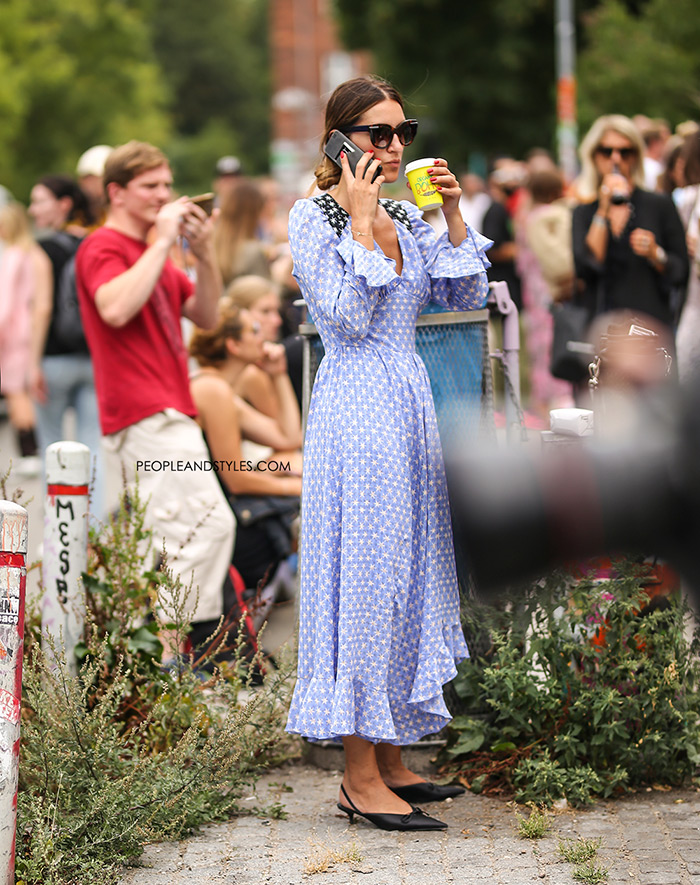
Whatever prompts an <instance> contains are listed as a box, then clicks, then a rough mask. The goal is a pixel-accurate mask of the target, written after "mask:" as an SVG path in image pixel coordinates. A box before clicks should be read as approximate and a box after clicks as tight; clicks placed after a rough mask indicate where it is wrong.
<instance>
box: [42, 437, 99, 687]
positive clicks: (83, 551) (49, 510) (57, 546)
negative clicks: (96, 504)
mask: <svg viewBox="0 0 700 885" xmlns="http://www.w3.org/2000/svg"><path fill="white" fill-rule="evenodd" d="M89 483H90V449H89V448H88V447H87V446H84V445H82V444H81V443H76V442H65V441H64V442H57V443H53V444H52V445H50V446H49V447H48V448H47V449H46V501H45V504H44V557H43V577H44V595H43V598H42V603H41V632H42V635H43V637H44V642H43V647H44V651H45V652H46V653H47V654H50V649H49V647H48V643H47V641H46V637H47V636H51V637H52V638H53V642H54V643H55V644H56V647H57V648H60V647H61V644H62V645H63V648H64V649H65V654H66V661H67V663H68V666H69V668H70V670H71V672H73V673H75V672H76V670H77V668H76V664H75V646H76V644H77V643H78V641H79V640H80V639H81V638H82V633H83V625H84V623H85V593H84V591H83V586H82V582H81V580H80V575H81V574H82V572H84V571H85V569H86V567H87V542H88V490H89Z"/></svg>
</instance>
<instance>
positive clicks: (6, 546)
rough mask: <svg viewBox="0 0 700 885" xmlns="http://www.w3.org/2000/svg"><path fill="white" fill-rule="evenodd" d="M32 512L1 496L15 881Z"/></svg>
mask: <svg viewBox="0 0 700 885" xmlns="http://www.w3.org/2000/svg"><path fill="white" fill-rule="evenodd" d="M26 557H27V511H26V510H25V509H24V507H20V506H19V504H13V503H11V502H10V501H0V765H1V766H2V768H1V769H0V885H13V883H14V881H15V834H16V830H17V780H18V775H19V723H20V705H21V701H22V653H23V651H24V594H25V591H26V582H27V563H26Z"/></svg>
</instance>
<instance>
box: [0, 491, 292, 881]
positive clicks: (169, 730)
mask: <svg viewBox="0 0 700 885" xmlns="http://www.w3.org/2000/svg"><path fill="white" fill-rule="evenodd" d="M143 511H144V508H143V504H142V502H141V501H140V500H139V498H138V493H136V494H135V495H132V497H131V498H129V499H128V500H127V499H126V498H125V500H124V501H123V502H122V506H121V508H120V511H119V513H118V514H117V515H116V516H115V517H114V518H113V519H111V520H110V521H109V523H108V524H107V525H106V526H105V528H104V529H103V530H102V531H101V532H100V533H99V535H95V536H93V537H92V538H91V549H90V555H89V564H88V569H87V573H86V574H85V576H84V585H85V591H86V599H87V610H88V614H87V619H86V627H85V635H84V641H83V642H82V643H81V644H80V646H79V647H78V649H77V652H76V653H77V658H78V669H77V675H72V672H71V668H70V667H69V666H68V665H67V662H66V660H65V654H64V653H63V651H62V649H60V648H55V647H54V648H49V649H48V650H47V652H46V653H44V651H43V650H42V648H41V635H40V622H39V620H38V617H37V615H36V614H34V615H33V616H32V615H31V614H30V615H29V616H28V618H27V626H26V649H27V652H26V656H25V665H24V679H23V709H22V734H21V760H20V785H19V795H18V824H17V851H16V870H17V880H18V881H19V882H22V883H25V885H39V883H42V885H59V883H60V885H91V883H99V885H110V883H114V882H116V881H117V880H118V877H119V873H120V870H121V868H122V866H123V864H125V863H127V864H128V863H132V864H133V863H137V862H138V857H139V855H140V854H141V852H142V850H143V847H144V845H145V844H146V843H147V842H151V841H158V840H162V839H179V838H181V837H182V836H183V835H184V834H186V833H187V832H189V831H191V830H193V829H194V828H196V827H198V826H199V825H200V824H203V823H206V822H210V821H215V820H224V819H227V818H230V817H231V816H232V815H235V814H237V813H239V812H241V811H242V810H243V807H242V806H241V804H240V800H241V796H242V795H243V793H244V791H245V792H246V793H249V792H250V788H251V786H252V785H253V784H254V782H255V780H256V778H257V777H258V775H259V773H260V772H261V770H262V769H263V768H265V767H267V766H269V765H271V764H274V763H275V762H278V761H280V759H281V758H284V757H285V756H288V755H290V754H291V753H293V752H294V750H295V745H294V744H292V743H291V742H290V739H289V738H288V737H287V736H285V734H284V722H285V720H286V710H287V704H288V699H289V692H290V688H291V682H292V679H291V674H292V660H291V655H290V656H289V660H287V661H282V662H279V661H278V669H277V670H276V671H274V672H271V673H269V674H268V676H267V677H266V680H265V683H264V684H263V685H262V686H261V687H260V688H258V689H257V690H255V691H253V690H251V685H250V682H249V676H248V674H249V673H250V672H251V669H250V667H249V666H248V664H249V662H247V661H245V660H244V643H243V639H242V635H241V633H240V632H239V633H238V635H237V636H234V638H233V640H232V641H233V642H234V644H236V645H237V648H238V650H239V654H237V655H235V656H234V662H233V664H231V665H227V666H226V668H225V669H224V668H223V667H222V669H221V670H219V669H217V668H215V667H210V668H208V670H203V669H202V666H201V665H202V663H203V662H202V661H199V662H196V663H197V664H198V666H196V667H195V666H193V662H192V661H191V660H189V659H184V660H180V661H178V662H177V666H175V667H173V668H170V669H168V668H164V667H163V665H162V656H163V646H162V643H161V637H162V636H163V635H166V634H167V635H169V636H170V637H171V641H172V637H175V640H174V641H175V642H176V643H179V641H180V640H181V639H182V638H183V637H184V636H186V634H187V631H188V629H189V626H188V623H187V619H186V617H185V616H184V614H183V612H184V611H185V597H186V593H187V589H185V588H183V587H182V586H181V584H180V583H179V581H178V580H177V579H176V578H175V577H174V576H173V574H172V572H171V571H170V570H169V569H168V568H167V564H166V565H164V567H163V568H161V569H160V570H158V571H153V570H150V569H147V568H144V562H145V561H147V557H146V555H145V554H146V552H147V548H148V545H149V543H150V538H149V534H148V532H147V530H146V529H145V527H144V521H143ZM223 639H224V640H225V639H226V637H223ZM211 670H213V673H212V672H210V671H211ZM73 672H75V670H73ZM247 810H248V811H250V809H249V808H248V809H247ZM258 811H260V809H258ZM262 811H263V812H264V813H269V815H270V816H280V815H281V814H283V813H284V812H283V810H282V809H281V808H279V807H274V808H271V809H263V810H262Z"/></svg>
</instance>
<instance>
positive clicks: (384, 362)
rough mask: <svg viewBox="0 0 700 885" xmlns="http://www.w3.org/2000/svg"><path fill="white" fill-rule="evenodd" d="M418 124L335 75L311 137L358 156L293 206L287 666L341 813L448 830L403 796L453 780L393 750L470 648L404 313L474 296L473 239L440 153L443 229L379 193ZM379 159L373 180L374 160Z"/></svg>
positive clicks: (413, 798) (481, 294) (388, 96)
mask: <svg viewBox="0 0 700 885" xmlns="http://www.w3.org/2000/svg"><path fill="white" fill-rule="evenodd" d="M417 126H418V124H417V122H416V121H415V120H408V119H406V114H405V112H404V108H403V102H402V99H401V96H400V95H399V93H398V92H397V91H396V89H395V88H394V87H393V86H391V85H390V84H389V83H386V82H385V81H383V80H379V79H376V78H372V77H360V78H357V79H355V80H350V81H347V82H346V83H343V84H341V85H340V86H339V87H338V88H337V89H336V90H335V91H334V92H333V94H332V95H331V97H330V99H329V101H328V105H327V107H326V121H325V132H324V137H323V141H322V146H326V145H327V143H328V141H329V139H330V137H331V134H332V133H333V132H334V131H335V130H337V131H339V132H341V133H343V135H344V136H345V137H346V138H347V139H349V140H350V141H351V142H352V143H353V145H354V146H356V147H358V148H359V149H360V151H361V152H362V154H361V157H360V159H359V162H358V163H357V167H356V171H355V174H354V175H353V172H352V171H351V167H350V164H349V163H348V157H347V154H346V153H342V154H341V155H340V160H339V162H340V165H339V166H338V165H336V164H335V163H334V162H333V160H331V159H330V158H324V159H323V161H322V162H321V163H320V164H319V166H318V167H317V169H316V184H317V187H318V189H319V190H320V191H321V192H322V193H321V195H319V196H316V197H313V198H310V199H305V200H299V201H298V202H297V203H296V204H295V205H294V207H293V208H292V211H291V213H290V218H289V240H290V245H291V250H292V256H293V258H294V274H295V277H296V278H297V280H298V281H299V285H300V288H301V291H302V294H303V295H304V298H305V299H306V302H307V305H308V308H309V311H310V314H311V316H312V318H313V320H314V322H315V323H316V327H317V329H318V331H319V333H320V335H321V338H322V340H323V344H324V347H325V356H324V358H323V360H322V361H321V364H320V366H319V370H318V373H317V375H316V379H315V382H314V389H313V394H312V397H311V404H310V408H309V417H308V423H307V430H306V439H305V445H304V484H303V493H302V500H303V502H304V503H303V507H302V540H301V594H300V628H299V665H298V673H297V684H296V688H295V693H294V698H293V701H292V705H291V710H290V715H289V722H288V725H287V728H288V730H289V731H292V732H295V733H298V734H302V735H304V736H306V737H307V738H309V739H310V740H314V741H319V740H328V739H330V740H335V741H342V743H343V746H344V749H345V774H344V777H343V782H342V784H341V787H340V792H339V796H338V799H339V802H338V807H339V808H340V809H341V810H342V811H343V812H345V813H346V814H347V815H348V816H349V817H350V819H351V820H352V819H353V817H354V815H356V814H357V815H360V816H362V817H364V818H366V819H367V820H368V821H370V822H371V823H372V824H374V825H375V826H377V827H380V828H382V829H387V830H435V829H442V828H444V826H445V824H444V823H442V822H441V821H439V820H436V819H435V818H432V817H430V816H428V815H426V814H425V813H423V812H422V811H420V810H419V809H418V808H416V807H415V806H414V803H423V802H430V801H435V800H440V799H446V798H448V797H449V796H454V795H458V794H459V793H461V792H463V788H461V787H440V786H436V785H434V784H430V783H428V782H426V781H425V780H423V779H422V778H421V777H419V776H418V775H416V774H415V773H414V772H412V771H410V770H409V769H408V768H406V767H405V766H404V764H403V762H402V759H401V746H402V745H406V744H409V743H412V742H413V741H415V740H417V739H418V738H420V737H422V736H423V735H426V734H431V733H434V732H436V731H439V730H440V729H441V728H442V727H443V725H445V724H446V723H447V722H448V721H449V719H450V714H449V711H448V710H447V708H446V706H445V702H444V700H443V693H442V687H443V685H444V684H445V683H446V682H448V681H449V680H450V679H452V678H453V677H454V675H455V673H456V668H455V662H456V661H457V660H460V659H461V658H463V657H465V656H466V654H467V648H466V645H465V642H464V636H463V634H462V629H461V625H460V613H459V593H458V588H457V578H456V571H455V562H454V551H453V546H452V531H451V525H450V515H449V504H448V500H447V490H446V485H445V477H444V468H443V463H442V453H441V448H440V439H439V437H438V432H437V423H436V418H435V410H434V406H433V401H432V397H431V393H430V383H429V379H428V376H427V372H426V370H425V366H424V365H423V363H422V362H421V360H420V359H419V358H418V357H417V356H416V353H415V329H416V320H417V318H418V314H419V313H420V312H421V310H422V309H423V308H424V307H425V306H426V304H427V303H428V301H429V300H431V299H432V300H434V301H437V302H438V303H439V304H441V305H442V306H443V307H445V308H447V309H461V310H469V309H476V308H480V307H482V306H483V305H484V303H485V300H486V296H487V292H488V283H487V279H486V272H485V271H486V267H487V266H488V261H487V260H486V259H485V257H484V249H486V248H488V246H489V245H490V241H489V240H487V239H486V238H485V237H482V236H481V235H480V234H477V233H475V232H474V231H472V230H471V229H469V228H467V227H466V226H465V224H464V221H463V220H462V216H461V214H460V210H459V198H460V196H461V190H460V188H459V185H458V183H457V180H456V178H455V176H454V174H453V173H452V172H451V171H450V169H449V167H448V165H447V162H446V161H445V160H444V159H441V158H440V159H436V160H434V162H433V163H432V164H429V167H430V168H429V169H428V173H427V174H428V175H429V176H430V179H431V180H432V182H433V184H434V185H435V186H436V188H437V189H438V190H439V191H440V192H441V193H442V196H443V199H444V205H443V208H442V211H443V214H444V217H445V222H446V227H447V230H446V231H445V233H444V234H442V235H441V236H440V237H439V238H437V237H436V235H435V232H434V231H433V229H432V227H431V226H430V225H429V224H427V223H426V222H425V221H424V220H423V218H422V213H421V211H420V210H418V209H417V208H416V206H414V205H413V204H411V203H408V202H405V203H404V202H402V203H398V202H396V201H394V200H383V199H382V200H380V199H379V192H380V188H381V186H382V185H383V184H384V182H387V183H393V182H395V181H396V180H397V179H398V177H399V172H400V166H401V162H402V157H403V151H404V147H406V146H407V145H409V144H410V143H411V142H412V141H413V138H414V136H415V134H416V129H417ZM380 166H381V174H379V172H380V168H379V167H380Z"/></svg>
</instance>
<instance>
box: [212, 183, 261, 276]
mask: <svg viewBox="0 0 700 885" xmlns="http://www.w3.org/2000/svg"><path fill="white" fill-rule="evenodd" d="M264 206H265V197H264V195H263V192H262V190H261V189H260V188H259V187H258V185H257V184H256V183H255V182H254V181H251V180H250V179H249V178H246V179H243V180H242V181H240V182H238V184H236V186H235V187H234V188H233V190H231V191H230V193H228V194H226V197H225V198H224V201H223V203H222V205H221V212H220V214H219V217H218V219H217V221H216V225H215V227H214V250H215V252H216V260H217V262H218V264H219V269H220V270H221V273H222V276H223V277H224V280H229V279H230V278H231V276H232V269H233V268H234V266H235V263H236V253H237V252H238V250H239V248H240V246H241V244H242V243H244V242H245V241H246V240H256V239H257V233H258V226H259V225H260V216H261V215H262V211H263V208H264Z"/></svg>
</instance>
